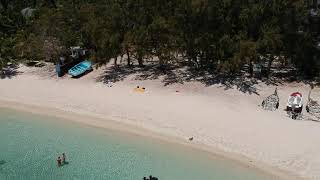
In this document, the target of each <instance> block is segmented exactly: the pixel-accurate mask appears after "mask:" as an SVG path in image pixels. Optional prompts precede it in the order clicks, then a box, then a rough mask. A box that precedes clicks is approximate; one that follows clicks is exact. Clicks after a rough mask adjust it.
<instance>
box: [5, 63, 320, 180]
mask: <svg viewBox="0 0 320 180" xmlns="http://www.w3.org/2000/svg"><path fill="white" fill-rule="evenodd" d="M104 68H108V67H102V68H100V69H98V70H94V71H93V72H91V73H89V74H87V75H86V76H83V77H81V78H79V79H71V78H69V77H63V78H57V77H55V76H54V74H53V73H52V72H51V73H48V72H47V71H46V69H44V68H28V67H24V66H21V67H20V68H19V69H18V71H19V73H18V74H17V75H15V76H12V77H10V78H4V79H1V80H0V95H1V96H0V106H4V107H11V108H16V109H20V110H25V111H28V112H33V113H39V114H47V115H52V116H57V117H64V118H66V119H70V120H74V121H78V122H81V123H86V124H88V125H92V126H96V127H101V128H110V127H111V128H115V129H122V130H123V131H131V132H133V133H138V134H144V135H146V136H155V137H157V138H163V139H165V140H171V141H174V142H177V143H181V144H187V145H190V146H192V147H194V148H199V149H202V150H205V151H209V152H212V153H214V154H218V155H221V156H225V157H226V158H230V159H235V160H238V161H241V162H242V163H244V164H246V165H248V166H252V167H257V168H261V169H264V170H266V171H269V172H270V173H275V174H279V176H281V177H284V178H287V179H293V178H297V179H298V178H305V179H320V152H319V150H320V143H317V142H318V141H319V140H318V137H319V135H320V123H318V122H315V121H307V120H303V121H298V120H292V119H290V118H288V117H287V116H286V112H285V111H283V109H284V108H285V105H286V101H287V97H288V95H289V94H290V93H292V92H296V91H299V92H301V93H302V94H303V96H304V104H306V100H307V95H308V91H309V89H310V88H309V86H307V85H305V84H303V83H290V84H286V83H284V84H280V85H278V86H277V88H278V94H279V97H280V106H279V109H278V110H277V111H274V112H269V111H264V110H262V108H261V107H259V105H260V104H261V102H262V100H263V99H264V98H265V97H267V96H268V95H270V94H272V93H273V91H274V89H275V87H276V86H273V85H266V84H264V83H258V84H257V85H256V86H255V89H256V91H255V92H254V93H245V92H241V91H239V89H237V88H228V89H226V88H225V87H224V86H222V85H220V84H215V85H211V86H206V85H205V84H202V83H200V82H197V81H195V82H186V83H184V84H179V83H175V84H170V85H168V86H164V83H163V81H162V80H161V79H148V80H136V79H135V78H134V76H131V75H130V76H127V77H126V78H124V79H122V80H121V81H117V82H115V83H113V84H112V87H108V85H106V84H105V83H104V82H101V81H98V80H97V78H98V77H99V76H101V75H103V73H104V72H105V69H104ZM136 86H141V87H145V88H146V91H145V92H143V93H139V92H135V91H134V88H135V87H136ZM312 97H313V98H314V99H316V100H318V99H320V90H319V89H317V88H316V89H314V91H313V94H312ZM303 113H304V114H306V112H305V110H304V112H303ZM72 114H77V117H79V116H82V117H87V118H72V116H73V115H72ZM110 120H111V121H110ZM189 137H194V139H193V141H192V142H189V141H188V138H189Z"/></svg>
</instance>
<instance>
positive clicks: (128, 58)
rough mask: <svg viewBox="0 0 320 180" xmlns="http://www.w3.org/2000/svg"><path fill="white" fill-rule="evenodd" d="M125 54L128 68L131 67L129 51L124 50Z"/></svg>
mask: <svg viewBox="0 0 320 180" xmlns="http://www.w3.org/2000/svg"><path fill="white" fill-rule="evenodd" d="M126 54H127V63H128V66H131V58H130V52H129V49H128V48H126Z"/></svg>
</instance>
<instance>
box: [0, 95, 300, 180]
mask: <svg viewBox="0 0 320 180" xmlns="http://www.w3.org/2000/svg"><path fill="white" fill-rule="evenodd" d="M0 108H7V109H12V110H16V111H21V112H25V113H31V114H35V115H40V116H45V117H54V118H58V119H61V120H68V121H72V122H76V123H80V124H83V125H86V126H91V127H94V128H99V129H103V130H108V129H109V130H114V131H117V132H119V133H124V134H125V135H134V136H139V137H147V138H151V139H154V140H156V141H158V142H159V141H160V142H161V143H165V144H168V145H169V144H170V145H173V146H179V147H181V148H188V150H190V151H192V152H194V153H197V152H199V153H204V154H207V155H208V156H209V157H210V158H212V159H214V158H218V159H223V160H226V161H228V162H230V163H233V164H236V165H238V166H241V167H245V168H248V169H252V170H253V171H258V172H261V173H263V174H265V175H270V176H272V177H274V178H276V179H283V180H285V179H288V180H289V179H290V180H302V179H304V178H303V177H299V176H298V175H295V174H293V173H291V172H288V171H284V170H281V169H279V168H276V167H273V166H270V165H268V164H266V163H262V162H257V161H256V160H254V159H250V158H248V157H245V156H243V155H240V154H236V153H232V152H225V151H223V150H220V149H217V148H214V147H211V146H209V145H206V144H204V143H201V142H194V141H193V142H188V140H187V139H183V138H182V137H177V136H171V135H167V134H165V133H159V132H156V131H152V130H151V129H147V128H143V127H139V126H137V125H133V124H129V123H125V122H121V121H119V120H115V119H110V118H102V117H99V115H94V114H90V115H88V114H80V113H78V112H74V111H64V110H62V109H58V108H52V107H45V106H38V105H33V104H25V103H19V102H15V101H10V100H1V99H0ZM88 119H90V120H89V121H88Z"/></svg>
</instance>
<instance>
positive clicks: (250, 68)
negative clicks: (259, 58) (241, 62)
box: [249, 60, 253, 77]
mask: <svg viewBox="0 0 320 180" xmlns="http://www.w3.org/2000/svg"><path fill="white" fill-rule="evenodd" d="M249 73H250V77H253V61H252V60H250V63H249Z"/></svg>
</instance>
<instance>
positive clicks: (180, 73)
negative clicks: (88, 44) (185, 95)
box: [97, 65, 259, 95]
mask: <svg viewBox="0 0 320 180" xmlns="http://www.w3.org/2000/svg"><path fill="white" fill-rule="evenodd" d="M129 76H130V77H131V78H133V80H156V79H161V80H162V82H163V85H164V86H168V85H171V84H184V83H185V82H201V83H203V84H205V86H212V85H220V87H223V88H224V89H225V90H228V89H234V88H236V89H238V90H239V91H241V92H243V93H248V94H256V95H259V93H258V92H257V88H256V87H255V86H256V85H257V84H258V81H257V80H256V79H249V78H245V77H243V76H223V75H218V74H214V73H210V72H208V71H199V70H197V69H191V68H188V67H187V66H184V67H181V66H174V65H171V66H167V67H166V68H159V66H158V65H146V66H144V67H139V66H132V67H128V66H112V67H107V68H106V70H105V71H104V73H103V74H102V75H100V76H99V77H98V78H97V81H98V82H103V83H108V82H118V81H123V80H124V79H126V78H128V77H129Z"/></svg>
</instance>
